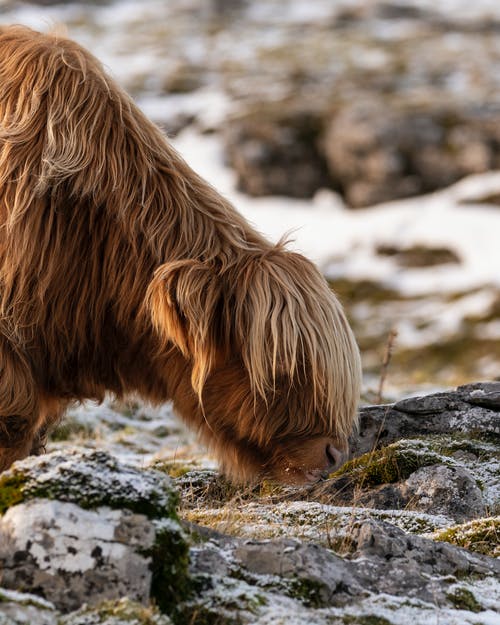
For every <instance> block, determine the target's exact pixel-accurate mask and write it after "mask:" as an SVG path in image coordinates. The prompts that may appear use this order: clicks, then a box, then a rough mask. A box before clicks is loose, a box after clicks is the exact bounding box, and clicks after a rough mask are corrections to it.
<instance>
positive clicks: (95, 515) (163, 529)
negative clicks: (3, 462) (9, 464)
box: [0, 383, 500, 625]
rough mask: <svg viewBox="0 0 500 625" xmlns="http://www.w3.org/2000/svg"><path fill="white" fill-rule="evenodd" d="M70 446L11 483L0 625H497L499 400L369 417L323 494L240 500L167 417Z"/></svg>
mask: <svg viewBox="0 0 500 625" xmlns="http://www.w3.org/2000/svg"><path fill="white" fill-rule="evenodd" d="M160 423H162V427H163V429H159V428H160ZM54 439H55V440H54V441H53V442H52V443H51V445H50V448H49V453H48V454H47V455H46V456H41V457H36V458H30V459H27V460H25V461H22V462H19V463H17V464H15V465H14V467H13V468H12V469H11V470H10V471H8V472H6V473H4V474H3V475H2V476H1V477H0V514H1V516H0V570H1V580H0V623H1V625H28V624H29V625H46V624H47V625H55V624H57V625H125V624H126V623H134V624H136V625H167V624H168V623H174V624H178V625H184V624H190V625H205V624H211V625H229V624H245V623H248V624H252V625H253V624H258V625H264V624H269V625H270V624H271V623H272V624H273V625H274V624H279V623H287V624H292V625H295V624H297V625H299V624H300V625H302V624H304V623H311V624H318V625H323V624H324V625H327V624H332V625H333V624H334V623H335V624H338V623H345V624H353V625H356V624H359V625H400V624H401V625H406V624H407V623H408V622H410V621H411V620H413V621H414V622H417V623H422V622H429V623H440V624H446V625H448V624H450V625H452V624H457V625H458V624H464V625H468V624H470V625H477V624H479V623H481V624H484V625H490V624H491V625H493V624H496V623H498V619H499V618H500V583H499V581H498V580H499V579H500V563H499V560H498V556H499V555H500V551H499V545H500V541H499V536H500V517H499V516H498V515H499V514H500V445H499V440H500V384H499V383H488V384H474V385H468V386H465V387H461V388H459V389H457V391H450V392H442V393H438V394H434V395H427V396H422V397H413V398H409V399H404V400H400V401H399V402H397V403H395V404H392V405H376V406H366V407H364V408H362V410H361V422H360V430H359V433H358V435H356V436H355V437H353V439H352V458H351V460H350V461H349V462H348V463H347V464H346V465H345V466H344V467H343V468H342V469H340V470H339V471H338V472H336V473H334V474H332V475H330V476H329V479H327V480H326V481H323V482H321V483H318V484H316V485H311V486H307V487H285V486H280V485H278V484H273V483H269V482H265V483H263V484H259V485H256V486H253V487H252V486H247V487H242V486H237V485H235V484H231V483H229V482H228V481H227V480H225V479H224V478H223V477H222V476H220V475H219V474H218V473H217V471H216V470H214V469H213V468H212V467H213V465H212V464H211V461H210V459H209V457H207V455H206V452H204V451H203V450H201V449H200V448H198V447H196V446H194V444H193V443H192V441H191V440H190V437H189V435H188V434H187V433H185V432H183V430H182V428H180V426H179V425H178V424H177V422H176V421H175V420H174V419H173V418H172V417H171V416H169V415H168V407H165V408H163V410H162V411H161V412H160V413H158V412H154V411H152V410H151V409H150V408H147V407H145V406H142V405H140V404H139V403H132V404H129V405H124V404H117V403H108V404H106V405H105V406H102V407H98V406H89V407H86V408H80V409H78V410H75V411H73V413H72V414H70V417H69V419H68V421H67V422H66V424H63V425H62V426H61V427H60V428H59V430H58V431H57V432H56V435H55V437H54Z"/></svg>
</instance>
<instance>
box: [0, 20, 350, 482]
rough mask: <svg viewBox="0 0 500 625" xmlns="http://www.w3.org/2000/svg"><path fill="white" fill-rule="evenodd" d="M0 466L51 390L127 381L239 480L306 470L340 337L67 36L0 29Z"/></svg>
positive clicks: (346, 427) (342, 376) (345, 357)
mask: <svg viewBox="0 0 500 625" xmlns="http://www.w3.org/2000/svg"><path fill="white" fill-rule="evenodd" d="M0 308H1V311H0V312H1V314H0V371H1V377H0V470H3V469H5V468H6V467H8V466H9V465H10V463H11V462H12V461H14V460H16V459H17V458H22V457H23V456H25V455H27V454H28V453H30V452H32V453H33V452H36V450H37V447H38V446H39V445H40V444H41V442H42V441H43V437H44V434H45V432H46V431H47V429H49V428H50V427H51V426H52V425H53V424H54V423H56V422H57V420H58V419H59V418H60V416H61V414H62V412H63V410H64V408H65V407H66V405H67V404H68V402H70V401H74V400H83V399H85V398H93V399H97V400H102V399H103V397H104V395H105V393H106V392H107V391H110V392H112V393H115V394H116V395H117V396H123V395H124V394H127V393H138V394H139V395H141V396H142V397H144V398H146V399H148V400H150V401H153V402H163V401H165V400H168V399H172V400H173V402H174V406H175V408H176V410H177V412H178V413H179V414H180V415H181V416H182V417H183V418H184V419H185V421H186V422H187V423H188V424H189V425H190V426H191V427H193V428H195V429H196V430H197V431H199V433H200V434H201V436H202V439H203V440H204V441H205V442H206V443H208V444H209V445H210V446H211V448H212V449H213V450H214V451H215V453H216V454H217V455H218V457H219V459H220V462H221V465H222V468H223V469H224V470H225V471H226V472H228V473H230V474H231V475H233V476H235V477H237V478H239V479H243V480H245V479H250V478H254V477H261V476H272V477H275V478H278V479H284V480H287V481H303V480H311V479H317V478H318V477H319V475H320V473H321V471H323V470H324V469H325V468H326V467H327V466H328V463H329V462H332V461H337V462H338V461H339V453H338V451H339V450H343V449H345V446H346V441H347V437H348V435H349V434H350V432H351V430H352V427H353V424H354V422H355V418H356V417H355V415H356V404H357V399H358V392H359V384H360V364H359V355H358V350H357V347H356V344H355V341H354V338H353V335H352V332H351V330H350V329H349V326H348V324H347V322H346V319H345V317H344V314H343V312H342V309H341V307H340V305H339V303H338V301H337V300H336V299H335V297H334V295H333V294H332V293H331V292H330V290H329V288H328V286H327V284H326V282H325V280H324V279H323V278H322V277H321V275H320V273H319V272H318V270H317V269H316V268H315V267H314V265H312V264H311V263H310V262H309V261H307V260H306V259H305V258H303V257H302V256H300V255H298V254H294V253H291V252H288V251H286V250H285V248H284V246H283V245H282V244H279V245H272V244H271V243H269V242H268V241H266V240H265V239H264V238H263V237H262V236H260V235H259V234H258V233H257V232H255V230H253V229H252V228H251V227H250V226H249V225H248V223H246V221H245V220H244V219H243V218H242V217H241V216H240V215H239V214H238V213H237V212H236V211H235V209H234V208H233V207H232V206H231V205H230V204H229V203H228V202H227V201H226V200H225V199H224V198H223V197H221V196H220V195H219V194H218V193H217V192H216V191H215V190H214V189H213V188H211V187H210V186H209V185H208V184H207V183H206V182H205V181H204V180H202V179H201V178H200V177H199V176H198V175H197V174H196V173H194V172H193V171H192V170H191V169H190V168H189V167H188V165H187V164H186V163H185V162H184V161H183V160H182V159H181V158H180V157H179V155H178V154H177V153H176V152H175V151H174V150H173V148H172V147H171V146H170V145H169V144H168V142H167V141H166V139H165V137H164V136H163V134H162V133H161V132H160V130H159V129H158V128H157V127H155V126H154V125H153V124H152V123H151V122H149V121H148V120H147V119H146V118H145V117H144V115H143V114H142V113H141V112H140V111H139V110H138V108H137V107H136V106H135V105H134V104H133V102H132V101H131V99H130V98H129V97H128V96H127V95H126V94H125V93H124V92H123V91H122V90H121V89H120V88H119V87H118V86H117V85H116V84H115V83H114V82H113V81H112V80H111V79H110V78H109V77H108V76H107V75H106V74H105V72H104V71H103V68H102V67H101V65H100V63H99V62H98V61H97V60H96V59H95V58H94V57H93V56H92V55H91V54H89V53H88V52H87V51H86V50H84V49H82V48H81V47H80V46H79V45H77V44H76V43H74V42H72V41H69V40H67V39H65V38H61V37H58V36H55V35H43V34H40V33H36V32H34V31H32V30H29V29H27V28H24V27H18V26H15V27H9V28H0Z"/></svg>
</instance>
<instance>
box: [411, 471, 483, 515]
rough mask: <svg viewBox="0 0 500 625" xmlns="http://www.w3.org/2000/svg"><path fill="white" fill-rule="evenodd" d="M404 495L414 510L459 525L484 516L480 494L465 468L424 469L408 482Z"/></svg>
mask: <svg viewBox="0 0 500 625" xmlns="http://www.w3.org/2000/svg"><path fill="white" fill-rule="evenodd" d="M405 495H406V501H408V502H411V508H412V509H413V510H420V511H422V512H432V513H437V514H443V515H445V516H447V517H450V518H452V519H455V520H456V521H459V522H462V521H466V520H469V519H476V518H478V517H480V516H483V515H484V513H485V505H484V500H483V496H482V494H481V491H480V489H479V488H478V486H477V484H476V481H475V480H474V478H473V476H472V475H471V474H470V473H469V472H468V471H466V470H465V469H463V468H462V467H447V466H443V465H439V464H438V465H433V466H427V467H422V468H421V469H418V471H415V473H412V474H411V475H410V477H409V478H408V479H407V480H406V483H405Z"/></svg>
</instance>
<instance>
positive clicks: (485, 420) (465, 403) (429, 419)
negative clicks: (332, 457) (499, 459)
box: [351, 382, 500, 457]
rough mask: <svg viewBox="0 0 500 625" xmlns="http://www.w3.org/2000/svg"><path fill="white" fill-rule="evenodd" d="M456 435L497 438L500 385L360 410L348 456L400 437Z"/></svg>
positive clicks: (461, 389) (466, 388) (470, 387)
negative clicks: (358, 422)
mask: <svg viewBox="0 0 500 625" xmlns="http://www.w3.org/2000/svg"><path fill="white" fill-rule="evenodd" d="M456 433H461V434H473V435H474V436H475V437H478V436H481V434H484V435H500V382H488V383H478V384H472V385H467V386H462V387H459V388H458V389H457V390H456V391H447V392H443V393H435V394H433V395H426V396H423V397H412V398H409V399H404V400H401V401H399V402H397V403H395V404H390V405H382V406H367V407H366V408H362V409H361V411H360V425H359V432H358V433H357V434H356V435H355V436H353V438H352V440H351V455H352V456H353V457H354V456H360V455H361V454H364V453H366V452H368V451H371V450H372V449H378V448H380V447H383V446H385V445H388V444H389V443H392V442H394V441H396V440H399V439H401V438H409V437H412V436H419V435H429V434H456Z"/></svg>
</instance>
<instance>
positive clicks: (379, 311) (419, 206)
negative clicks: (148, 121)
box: [0, 0, 500, 401]
mask: <svg viewBox="0 0 500 625" xmlns="http://www.w3.org/2000/svg"><path fill="white" fill-rule="evenodd" d="M0 23H22V24H25V25H27V26H31V27H33V28H35V29H37V30H42V31H46V30H49V29H51V28H53V27H54V26H58V27H60V26H61V25H64V26H65V28H66V30H67V33H68V35H69V36H70V37H72V38H74V39H76V40H77V41H79V42H80V43H82V44H83V45H85V46H87V47H88V48H90V50H91V51H92V52H93V53H94V54H95V55H97V56H98V57H99V58H100V59H101V60H102V61H103V63H104V64H105V66H106V67H107V69H108V70H109V71H110V72H111V73H112V74H113V75H114V77H115V78H116V79H117V81H118V82H119V83H120V84H121V85H122V86H123V87H124V88H125V89H126V90H127V91H129V92H130V93H131V94H132V96H133V97H134V99H135V100H136V101H137V103H138V104H139V106H140V107H141V108H142V109H143V110H144V111H145V112H146V114H147V115H149V116H150V117H151V118H152V119H153V120H154V121H156V122H157V123H159V124H160V125H161V126H162V127H163V128H164V130H165V132H166V133H167V134H168V136H169V137H170V138H171V140H172V142H173V143H174V145H175V146H176V147H177V149H178V150H179V151H180V152H181V153H182V155H183V156H184V158H185V159H186V160H187V161H188V162H189V163H190V164H191V165H192V167H193V168H194V169H196V170H197V171H198V172H199V173H200V174H202V175H203V176H204V177H205V178H207V179H208V180H209V181H210V182H211V183H212V184H213V185H214V186H215V187H216V188H217V189H218V190H219V191H221V192H222V193H223V194H224V195H225V196H226V197H228V198H230V199H231V200H232V201H233V202H234V204H235V205H236V207H237V208H238V209H239V210H240V211H241V212H242V213H243V214H244V215H245V216H246V218H247V219H248V220H249V221H251V222H252V223H253V224H254V225H255V227H256V228H257V229H258V230H260V231H261V232H263V233H264V234H266V235H267V236H268V237H270V238H271V239H273V240H278V239H279V238H280V237H281V236H282V235H283V234H285V233H288V234H289V237H290V238H291V243H290V246H291V247H293V248H294V249H297V250H299V251H301V252H303V253H304V254H306V255H307V256H309V257H310V258H312V259H313V260H314V261H315V262H317V263H318V265H319V266H320V268H321V269H322V271H323V272H324V273H325V275H326V277H327V278H328V280H329V281H330V282H331V284H332V286H333V288H334V289H335V290H336V292H337V293H338V295H339V297H340V299H341V301H342V302H343V304H344V306H345V308H346V310H347V312H348V315H349V317H350V320H351V323H352V325H353V327H354V330H355V333H356V336H357V339H358V342H359V344H360V347H361V350H362V355H363V363H364V371H365V389H364V396H365V400H367V401H375V400H377V399H378V395H379V387H380V382H381V377H382V378H383V389H382V394H383V396H384V398H385V399H394V398H396V397H398V396H400V395H406V394H409V393H413V392H421V391H423V390H425V391H427V390H433V389H439V388H442V387H447V386H452V385H456V384H461V383H465V382H468V381H474V380H481V379H499V376H500V173H498V172H497V171H496V170H500V2H498V1H497V0H474V2H471V1H470V0H409V1H403V0H400V1H398V0H385V1H382V0H338V1H336V0H198V1H196V0H141V1H138V0H135V1H130V0H114V1H98V0H96V1H95V2H78V3H76V2H74V3H73V2H51V1H50V0H43V1H40V2H31V3H28V2H17V1H15V0H0ZM1 53H2V51H1V50H0V54H1Z"/></svg>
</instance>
